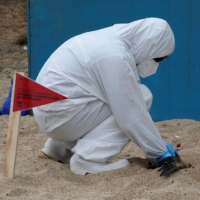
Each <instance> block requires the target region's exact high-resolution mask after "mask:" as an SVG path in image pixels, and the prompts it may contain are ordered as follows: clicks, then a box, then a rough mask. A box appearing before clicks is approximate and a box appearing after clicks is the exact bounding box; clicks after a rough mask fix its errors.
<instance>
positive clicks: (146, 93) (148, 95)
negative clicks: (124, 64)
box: [140, 84, 153, 111]
mask: <svg viewBox="0 0 200 200" xmlns="http://www.w3.org/2000/svg"><path fill="white" fill-rule="evenodd" d="M140 89H141V92H142V95H143V98H144V100H145V103H146V107H147V110H148V111H149V110H150V109H151V105H152V102H153V95H152V93H151V91H150V90H149V88H148V87H147V86H145V85H143V84H140Z"/></svg>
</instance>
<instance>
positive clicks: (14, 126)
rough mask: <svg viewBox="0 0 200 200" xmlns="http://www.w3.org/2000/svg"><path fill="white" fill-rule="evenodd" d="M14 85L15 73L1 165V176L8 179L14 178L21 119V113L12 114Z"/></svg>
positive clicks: (14, 80)
mask: <svg viewBox="0 0 200 200" xmlns="http://www.w3.org/2000/svg"><path fill="white" fill-rule="evenodd" d="M19 74H21V75H23V76H24V73H23V72H20V73H19ZM15 84H16V72H15V73H14V79H13V87H12V97H11V106H10V115H9V125H8V133H7V142H6V150H5V160H4V165H3V176H4V177H10V178H14V171H15V163H16V156H17V144H18V136H19V124H20V119H21V111H17V112H13V103H14V94H15Z"/></svg>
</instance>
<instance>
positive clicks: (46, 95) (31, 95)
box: [13, 73, 67, 112]
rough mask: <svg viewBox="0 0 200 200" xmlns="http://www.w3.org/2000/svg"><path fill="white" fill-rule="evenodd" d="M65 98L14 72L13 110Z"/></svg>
mask: <svg viewBox="0 0 200 200" xmlns="http://www.w3.org/2000/svg"><path fill="white" fill-rule="evenodd" d="M64 99H67V97H65V96H63V95H61V94H58V93H56V92H54V91H52V90H50V89H48V88H46V87H44V86H42V85H40V84H38V83H36V82H35V81H33V80H31V79H29V78H27V77H25V76H22V75H20V74H18V73H16V80H15V91H14V101H13V112H16V111H20V110H26V109H30V108H33V107H37V106H41V105H45V104H49V103H53V102H56V101H61V100H64Z"/></svg>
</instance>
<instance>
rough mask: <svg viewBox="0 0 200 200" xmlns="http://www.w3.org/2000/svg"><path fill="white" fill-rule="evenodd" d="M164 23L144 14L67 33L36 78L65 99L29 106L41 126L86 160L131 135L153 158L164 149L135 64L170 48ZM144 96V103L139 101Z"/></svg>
mask: <svg viewBox="0 0 200 200" xmlns="http://www.w3.org/2000/svg"><path fill="white" fill-rule="evenodd" d="M174 45H175V44H174V35H173V32H172V30H171V28H170V26H169V25H168V23H167V22H166V21H164V20H162V19H158V18H147V19H142V20H138V21H135V22H132V23H129V24H116V25H114V26H111V27H108V28H105V29H101V30H98V31H93V32H88V33H84V34H81V35H78V36H76V37H73V38H71V39H70V40H68V41H66V42H65V43H64V44H63V45H61V46H60V47H59V48H58V49H57V50H56V51H55V52H54V53H53V54H52V55H51V56H50V58H49V59H48V60H47V62H46V63H45V65H44V66H43V68H42V69H41V71H40V73H39V75H38V77H37V80H36V81H37V82H38V83H40V84H42V85H44V86H46V87H48V88H50V89H52V90H54V91H56V92H58V93H60V94H62V95H65V96H67V97H68V100H64V101H60V102H56V103H53V104H48V105H44V106H40V107H37V108H34V109H33V111H34V116H35V119H36V121H37V123H38V124H39V126H40V127H41V129H42V130H43V131H44V132H45V133H46V134H47V135H48V136H49V137H52V138H54V139H56V140H60V141H64V142H65V144H66V147H67V148H68V149H72V151H73V152H76V153H77V154H78V155H80V156H82V157H83V158H84V159H86V160H93V161H98V162H105V161H107V160H108V159H109V158H110V157H111V156H114V155H116V154H117V153H119V152H120V151H121V150H122V149H123V148H124V146H125V145H126V144H127V143H128V142H129V141H130V140H132V141H133V142H134V143H135V144H137V145H138V146H139V147H140V148H141V149H142V150H143V152H144V153H145V155H146V157H147V158H151V159H155V158H157V157H159V156H160V155H162V154H163V153H164V152H166V151H167V149H166V147H165V144H164V142H163V140H162V138H161V136H160V134H159V132H158V130H157V129H156V127H155V125H154V123H153V121H152V119H151V117H150V115H149V112H148V109H149V108H150V106H151V102H152V95H151V93H150V91H149V90H148V88H147V87H145V86H144V85H141V84H140V79H139V76H138V73H137V68H136V64H138V63H141V62H143V61H145V60H149V59H152V58H160V57H164V56H168V55H169V54H171V53H172V52H173V50H174ZM145 101H146V102H145Z"/></svg>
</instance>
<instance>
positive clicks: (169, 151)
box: [156, 142, 178, 163]
mask: <svg viewBox="0 0 200 200" xmlns="http://www.w3.org/2000/svg"><path fill="white" fill-rule="evenodd" d="M165 146H166V148H167V151H166V152H165V153H164V154H163V155H161V156H160V157H158V158H156V162H157V163H159V162H160V161H161V160H163V159H164V158H167V157H170V156H174V157H176V154H178V149H177V148H176V147H175V146H173V145H172V144H169V143H168V142H165Z"/></svg>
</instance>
